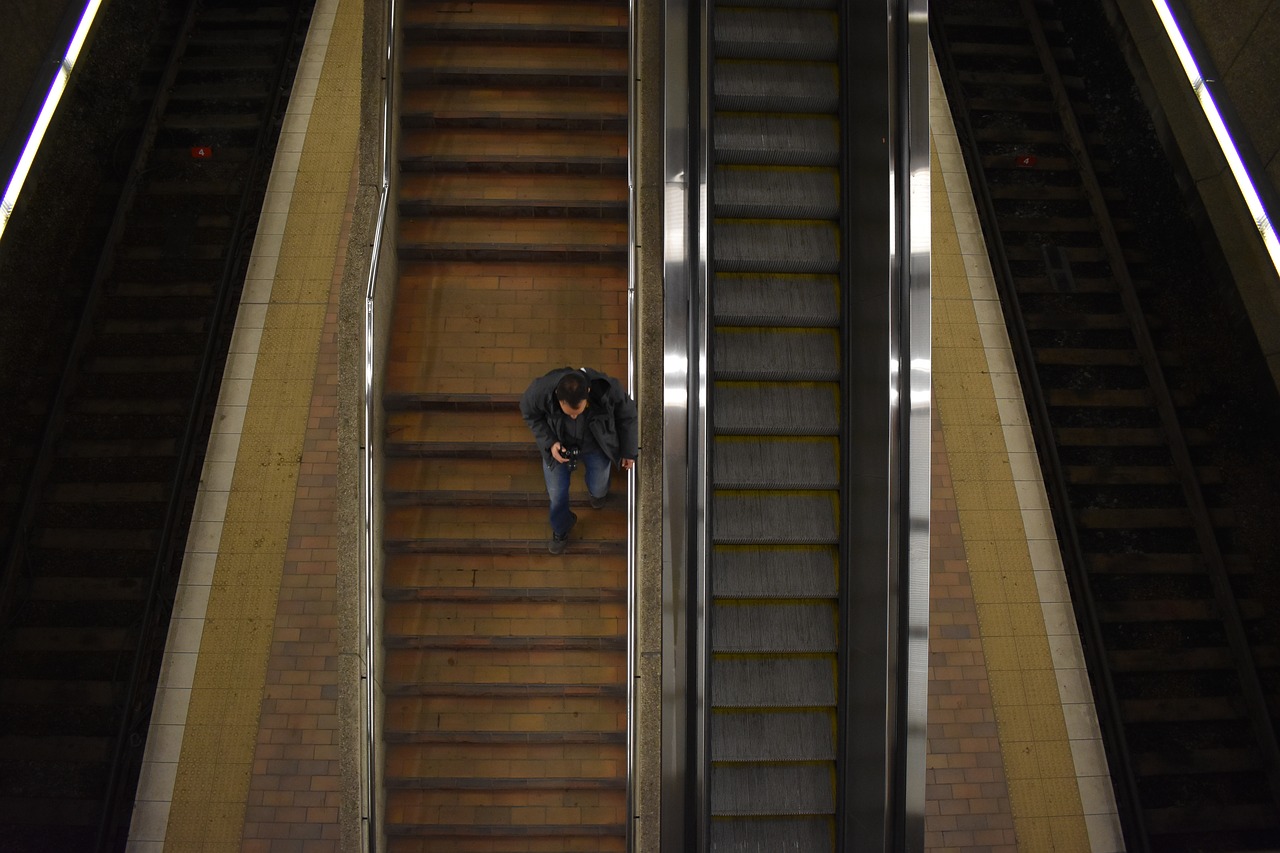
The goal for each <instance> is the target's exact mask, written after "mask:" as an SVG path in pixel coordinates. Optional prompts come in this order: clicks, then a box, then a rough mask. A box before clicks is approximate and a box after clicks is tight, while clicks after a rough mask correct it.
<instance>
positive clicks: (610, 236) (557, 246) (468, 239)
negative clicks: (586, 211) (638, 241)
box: [399, 216, 627, 256]
mask: <svg viewBox="0 0 1280 853" xmlns="http://www.w3.org/2000/svg"><path fill="white" fill-rule="evenodd" d="M626 240H627V225H626V223H625V222H615V221H612V220H599V219H532V218H529V217H497V216H494V217H461V216H459V217H448V218H442V217H426V218H421V217H414V218H409V219H401V220H400V234H399V246H400V253H401V254H402V255H405V254H408V255H414V256H421V254H422V253H423V252H430V251H432V250H436V249H440V248H458V249H472V250H477V251H479V250H485V249H489V250H493V249H497V248H510V249H515V250H525V251H531V252H605V253H608V252H625V251H626Z"/></svg>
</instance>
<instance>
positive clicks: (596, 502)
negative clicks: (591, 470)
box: [591, 494, 609, 509]
mask: <svg viewBox="0 0 1280 853" xmlns="http://www.w3.org/2000/svg"><path fill="white" fill-rule="evenodd" d="M608 499H609V496H608V495H607V494H606V495H605V496H604V497H602V498H598V497H596V496H595V495H591V508H592V509H600V507H602V506H604V502H605V501H607V500H608Z"/></svg>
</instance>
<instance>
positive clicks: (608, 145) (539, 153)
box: [400, 128, 627, 174]
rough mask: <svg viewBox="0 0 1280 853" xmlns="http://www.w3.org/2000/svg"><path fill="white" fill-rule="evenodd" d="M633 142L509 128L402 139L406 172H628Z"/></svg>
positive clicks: (408, 133)
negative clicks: (628, 160)
mask: <svg viewBox="0 0 1280 853" xmlns="http://www.w3.org/2000/svg"><path fill="white" fill-rule="evenodd" d="M626 159H627V137H626V134H625V133H621V132H601V133H579V132H572V131H562V130H512V129H504V128H478V129H470V128H409V129H406V130H405V131H404V132H403V134H402V135H401V141H400V165H401V167H402V168H403V169H405V170H414V169H419V170H420V169H446V168H450V169H455V170H456V169H459V168H463V167H465V168H466V169H467V170H471V171H476V170H479V169H482V168H484V167H485V166H486V165H487V166H488V167H489V168H490V169H491V170H492V171H499V172H538V171H547V172H551V173H556V172H566V173H572V172H587V170H594V171H595V172H601V171H604V172H606V173H607V172H609V171H611V172H613V173H616V174H622V172H623V170H625V169H626Z"/></svg>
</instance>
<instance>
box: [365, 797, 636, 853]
mask: <svg viewBox="0 0 1280 853" xmlns="http://www.w3.org/2000/svg"><path fill="white" fill-rule="evenodd" d="M494 812H498V813H497V815H494ZM547 812H550V813H552V815H553V816H556V817H558V820H559V821H564V822H550V821H549V820H547V817H548V815H547ZM618 812H622V813H621V815H620V813H618ZM472 816H474V817H475V818H476V822H474V824H467V822H460V821H466V818H467V817H472ZM625 816H626V811H625V808H621V807H617V808H599V809H598V808H575V807H562V808H556V809H549V808H516V807H507V808H506V809H495V808H492V807H483V806H477V807H472V808H456V809H454V808H451V807H449V806H447V804H442V806H438V807H435V808H426V809H422V818H421V820H420V821H411V820H394V824H393V826H388V836H389V838H392V839H396V838H419V839H424V840H425V839H431V840H435V841H439V843H442V844H447V847H440V848H438V849H442V850H445V849H447V850H462V849H463V848H461V847H460V845H458V841H460V840H461V836H470V838H471V840H475V841H483V843H484V844H485V847H483V848H477V849H484V850H494V849H507V850H509V849H516V850H521V852H524V850H543V849H552V850H557V852H563V853H567V852H568V850H572V849H577V848H570V847H564V843H566V841H570V840H571V839H576V840H582V841H590V843H591V847H589V848H582V849H589V850H596V852H598V853H599V852H602V850H605V849H613V847H612V845H611V847H608V848H604V847H602V841H604V843H608V841H614V843H621V841H622V840H623V839H622V836H623V835H626V820H625ZM605 836H612V838H605ZM538 840H540V841H544V843H554V844H557V847H552V848H544V847H530V845H529V843H530V841H538ZM503 841H504V843H506V844H518V847H506V845H504V847H502V848H494V847H492V845H493V844H495V843H503Z"/></svg>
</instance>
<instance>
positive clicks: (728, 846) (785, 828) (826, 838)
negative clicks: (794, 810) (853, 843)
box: [711, 817, 836, 853]
mask: <svg viewBox="0 0 1280 853" xmlns="http://www.w3.org/2000/svg"><path fill="white" fill-rule="evenodd" d="M834 829H835V827H834V824H833V822H832V821H831V820H830V819H829V818H825V817H796V818H791V819H790V820H760V819H754V820H723V819H722V820H713V821H711V853H762V852H763V851H779V850H781V851H796V850H833V849H835V843H836V842H835V831H834Z"/></svg>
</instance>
